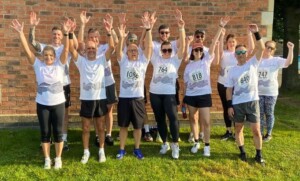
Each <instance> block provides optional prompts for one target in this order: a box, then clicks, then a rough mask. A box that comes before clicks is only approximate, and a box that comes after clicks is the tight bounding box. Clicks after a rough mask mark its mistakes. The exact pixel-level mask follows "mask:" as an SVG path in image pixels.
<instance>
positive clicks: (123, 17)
mask: <svg viewBox="0 0 300 181" xmlns="http://www.w3.org/2000/svg"><path fill="white" fill-rule="evenodd" d="M118 18H119V24H120V25H123V26H125V25H126V21H127V20H126V13H120V14H118Z"/></svg>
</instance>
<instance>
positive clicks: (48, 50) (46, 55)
mask: <svg viewBox="0 0 300 181" xmlns="http://www.w3.org/2000/svg"><path fill="white" fill-rule="evenodd" d="M43 60H44V63H45V64H46V65H52V64H53V63H54V62H55V50H54V49H53V48H52V47H50V46H46V47H45V48H44V50H43Z"/></svg>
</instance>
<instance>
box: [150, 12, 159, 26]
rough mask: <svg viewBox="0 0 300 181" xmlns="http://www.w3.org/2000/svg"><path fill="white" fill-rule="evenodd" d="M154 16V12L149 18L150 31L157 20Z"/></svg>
mask: <svg viewBox="0 0 300 181" xmlns="http://www.w3.org/2000/svg"><path fill="white" fill-rule="evenodd" d="M155 15H156V11H154V12H153V13H152V14H151V16H150V25H151V29H152V28H153V26H154V24H155V22H156V20H157V17H155Z"/></svg>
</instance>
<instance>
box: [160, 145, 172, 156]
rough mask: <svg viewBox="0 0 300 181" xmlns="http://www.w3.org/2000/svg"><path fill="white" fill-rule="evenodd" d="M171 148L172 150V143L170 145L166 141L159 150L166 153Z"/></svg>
mask: <svg viewBox="0 0 300 181" xmlns="http://www.w3.org/2000/svg"><path fill="white" fill-rule="evenodd" d="M169 150H170V145H169V143H167V142H166V143H164V144H162V145H161V149H160V151H159V154H163V155H164V154H166V153H167V151H169Z"/></svg>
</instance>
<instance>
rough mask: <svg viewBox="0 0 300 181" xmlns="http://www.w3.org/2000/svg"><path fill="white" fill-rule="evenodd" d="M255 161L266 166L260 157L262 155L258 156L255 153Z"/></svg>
mask: <svg viewBox="0 0 300 181" xmlns="http://www.w3.org/2000/svg"><path fill="white" fill-rule="evenodd" d="M255 161H256V162H257V163H259V164H260V165H261V166H263V167H264V166H266V162H265V160H264V159H263V158H262V156H258V155H256V156H255Z"/></svg>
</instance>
